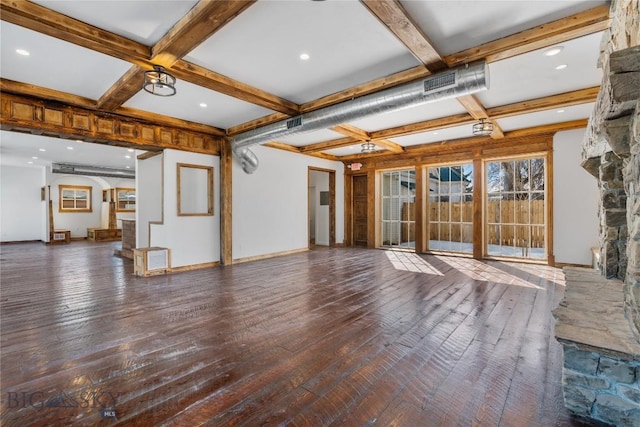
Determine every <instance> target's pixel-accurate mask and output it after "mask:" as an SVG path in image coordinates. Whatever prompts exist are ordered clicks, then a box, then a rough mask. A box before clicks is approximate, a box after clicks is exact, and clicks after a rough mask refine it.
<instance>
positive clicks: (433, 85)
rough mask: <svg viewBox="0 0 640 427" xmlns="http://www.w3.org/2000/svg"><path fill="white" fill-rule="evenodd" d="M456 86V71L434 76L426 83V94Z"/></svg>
mask: <svg viewBox="0 0 640 427" xmlns="http://www.w3.org/2000/svg"><path fill="white" fill-rule="evenodd" d="M455 85H456V73H455V71H453V72H450V73H443V74H439V75H437V76H433V77H431V78H428V79H426V80H425V81H424V93H431V92H433V91H436V90H442V89H446V88H450V87H454V86H455Z"/></svg>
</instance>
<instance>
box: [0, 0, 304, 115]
mask: <svg viewBox="0 0 640 427" xmlns="http://www.w3.org/2000/svg"><path fill="white" fill-rule="evenodd" d="M207 3H212V4H211V5H208V4H207ZM226 3H231V5H226ZM251 3H252V2H251V1H244V0H237V1H233V2H225V1H218V2H208V1H203V2H202V3H199V4H198V6H199V7H201V8H204V10H210V8H212V9H214V10H215V9H216V8H218V9H220V10H226V11H227V16H226V21H225V22H227V21H228V20H229V19H231V18H233V17H234V16H235V15H234V13H235V14H236V15H237V13H240V12H239V11H240V10H244V8H246V7H248V5H250V4H251ZM234 8H235V9H234ZM0 11H1V12H2V13H1V14H0V19H2V20H3V21H7V22H11V23H13V24H16V25H20V26H22V27H25V28H28V29H30V30H33V31H37V32H39V33H42V34H46V35H49V36H51V37H55V38H57V39H59V40H63V41H66V42H69V43H73V44H76V45H78V46H81V47H85V48H87V49H91V50H94V51H96V52H100V53H103V54H105V55H109V56H112V57H115V58H118V59H122V60H124V61H128V62H131V63H132V64H134V65H138V66H139V67H140V68H141V70H142V69H145V70H150V69H152V68H153V65H154V63H153V59H154V58H152V57H151V55H152V53H151V51H152V49H151V48H149V47H148V46H145V45H143V44H141V43H138V42H135V41H132V40H129V39H127V38H125V37H121V36H118V35H116V34H114V33H110V32H108V31H104V30H101V29H99V28H97V27H94V26H91V25H88V24H85V23H84V22H81V21H78V20H76V19H73V18H69V17H68V16H65V15H63V14H61V13H58V12H55V11H53V10H51V9H47V8H46V7H43V6H40V5H37V4H35V3H31V2H27V1H13V0H0ZM187 16H189V15H187ZM201 16H202V13H198V14H196V15H195V17H194V19H203V18H202V17H201ZM185 19H186V18H185ZM214 19H220V17H217V18H214ZM223 20H224V19H221V22H222V21H223ZM181 22H182V21H181ZM206 26H207V21H206V20H205V21H203V22H200V21H199V22H198V25H197V26H196V27H197V28H198V31H197V35H196V38H197V37H200V36H202V33H203V28H204V29H206ZM180 27H181V28H180V29H176V32H177V33H180V34H184V31H186V30H187V29H188V27H189V25H188V22H187V21H185V23H183V24H181V26H180ZM182 27H184V29H182ZM168 37H169V35H168ZM175 37H176V36H174V35H172V36H171V37H170V39H167V41H166V42H162V46H165V48H166V49H168V50H169V51H171V52H177V51H178V50H184V49H186V48H187V46H188V45H189V44H192V45H193V46H197V44H199V43H200V42H201V41H202V40H195V39H194V40H186V41H182V40H178V39H176V38H175ZM187 38H188V37H187ZM158 43H160V42H158ZM155 55H156V56H158V55H160V51H159V49H156V53H155ZM165 68H167V71H169V72H171V73H172V74H173V75H174V76H175V77H176V78H179V79H181V80H184V81H187V82H189V83H193V84H197V85H200V86H203V87H206V88H208V89H211V90H215V91H217V92H220V93H223V94H225V95H229V96H232V97H235V98H238V99H241V100H243V101H246V102H250V103H253V104H256V105H259V106H261V107H264V108H267V109H270V110H274V111H278V112H281V113H285V114H289V115H295V114H298V112H299V111H300V107H299V106H298V105H297V104H295V103H293V102H290V101H287V100H285V99H282V98H279V97H277V96H275V95H272V94H269V93H267V92H264V91H261V90H259V89H256V88H253V87H251V86H249V85H246V84H243V83H241V82H238V81H235V80H233V79H231V78H229V77H226V76H223V75H221V74H218V73H215V72H212V71H209V70H206V69H204V68H202V67H199V66H197V65H195V64H190V63H188V62H186V61H183V60H177V61H176V62H175V63H174V65H173V66H171V67H165ZM134 73H135V69H134V68H132V69H130V70H129V71H128V72H127V76H128V77H127V78H123V79H121V80H119V81H118V84H117V85H114V87H112V88H111V89H110V90H109V91H108V93H107V94H105V95H103V96H102V98H101V105H104V106H109V107H111V108H114V105H118V106H119V105H122V103H123V102H121V101H122V99H124V98H126V99H129V98H130V97H131V96H132V94H131V93H130V91H131V90H132V88H135V86H136V84H137V82H140V86H139V88H140V87H142V80H140V79H142V76H140V77H136V78H134V77H133V74H134ZM120 90H122V91H123V92H122V93H121V94H118V95H116V94H117V93H118V92H119V91H120ZM127 94H128V95H129V96H128V97H127ZM110 97H112V98H113V99H111V98H110ZM126 99H125V101H126Z"/></svg>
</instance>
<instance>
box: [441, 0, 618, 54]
mask: <svg viewBox="0 0 640 427" xmlns="http://www.w3.org/2000/svg"><path fill="white" fill-rule="evenodd" d="M610 22H611V20H610V18H609V5H608V4H603V5H601V6H597V7H594V8H592V9H589V10H586V11H584V12H579V13H576V14H574V15H571V16H567V17H565V18H562V19H558V20H556V21H552V22H549V23H546V24H542V25H538V26H537V27H534V28H530V29H528V30H524V31H521V32H519V33H516V34H513V35H510V36H507V37H503V38H501V39H498V40H494V41H491V42H488V43H484V44H481V45H480V46H475V47H472V48H470V49H466V50H463V51H461V52H457V53H454V54H452V55H447V56H445V58H444V60H445V62H446V63H447V65H448V66H449V67H456V66H458V65H462V64H465V63H469V62H473V61H477V60H480V59H484V60H486V61H487V62H495V61H499V60H502V59H507V58H511V57H513V56H516V55H520V54H523V53H527V52H531V51H532V50H536V49H542V48H544V47H548V46H553V45H555V44H558V43H564V42H566V41H568V40H572V39H575V38H578V37H582V36H586V35H588V34H593V33H597V32H599V31H603V30H605V29H607V28H609V25H610Z"/></svg>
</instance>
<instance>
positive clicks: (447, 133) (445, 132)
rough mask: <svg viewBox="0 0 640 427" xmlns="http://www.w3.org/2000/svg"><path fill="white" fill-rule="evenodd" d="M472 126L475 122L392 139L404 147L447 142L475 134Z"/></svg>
mask: <svg viewBox="0 0 640 427" xmlns="http://www.w3.org/2000/svg"><path fill="white" fill-rule="evenodd" d="M471 126H473V124H468V125H462V126H454V127H450V128H446V129H438V130H436V131H430V132H421V133H416V134H413V135H407V136H400V137H397V138H392V139H391V140H392V141H393V142H396V143H398V144H400V145H402V146H403V147H410V146H412V145H421V144H430V143H439V142H446V141H449V140H452V139H462V138H470V137H472V136H473V134H472V133H471Z"/></svg>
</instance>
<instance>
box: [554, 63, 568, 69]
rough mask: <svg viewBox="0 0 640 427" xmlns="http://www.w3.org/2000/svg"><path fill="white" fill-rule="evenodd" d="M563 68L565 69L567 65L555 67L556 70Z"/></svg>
mask: <svg viewBox="0 0 640 427" xmlns="http://www.w3.org/2000/svg"><path fill="white" fill-rule="evenodd" d="M565 68H567V64H560V65H558V66H557V67H556V70H564V69H565Z"/></svg>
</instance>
